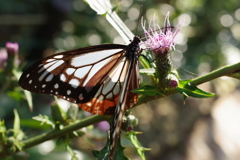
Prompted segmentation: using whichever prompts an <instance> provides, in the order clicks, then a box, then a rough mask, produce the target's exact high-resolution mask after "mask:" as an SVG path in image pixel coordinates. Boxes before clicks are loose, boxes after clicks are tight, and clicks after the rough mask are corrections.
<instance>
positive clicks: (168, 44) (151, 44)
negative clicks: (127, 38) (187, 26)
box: [142, 12, 184, 54]
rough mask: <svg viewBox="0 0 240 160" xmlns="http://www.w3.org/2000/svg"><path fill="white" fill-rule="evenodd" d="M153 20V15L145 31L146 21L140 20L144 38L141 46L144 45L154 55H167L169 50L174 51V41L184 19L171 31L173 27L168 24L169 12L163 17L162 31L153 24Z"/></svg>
mask: <svg viewBox="0 0 240 160" xmlns="http://www.w3.org/2000/svg"><path fill="white" fill-rule="evenodd" d="M154 19H155V15H154V16H153V18H152V20H151V21H150V23H149V26H148V29H146V21H143V20H142V28H143V30H144V34H145V36H146V41H143V42H142V44H145V45H146V47H147V48H149V49H150V50H151V51H153V52H154V53H155V54H160V53H161V54H167V53H168V52H169V51H170V50H172V49H175V43H174V40H175V38H176V35H177V34H178V32H179V31H180V28H181V27H180V25H181V23H182V22H183V21H184V19H182V20H181V21H180V22H179V24H178V25H177V27H176V28H175V29H174V30H173V31H172V28H173V27H172V26H171V24H170V22H169V12H168V13H167V15H166V17H165V21H164V27H163V29H161V28H160V27H159V26H158V25H157V24H155V22H154Z"/></svg>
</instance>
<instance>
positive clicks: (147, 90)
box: [131, 85, 164, 96]
mask: <svg viewBox="0 0 240 160" xmlns="http://www.w3.org/2000/svg"><path fill="white" fill-rule="evenodd" d="M131 92H133V93H138V94H142V95H148V96H158V95H164V94H162V93H161V92H160V91H159V90H158V88H157V87H154V86H150V85H145V86H143V87H140V88H137V89H134V90H132V91H131Z"/></svg>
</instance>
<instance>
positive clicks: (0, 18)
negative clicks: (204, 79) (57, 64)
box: [0, 0, 240, 160]
mask: <svg viewBox="0 0 240 160" xmlns="http://www.w3.org/2000/svg"><path fill="white" fill-rule="evenodd" d="M111 2H112V5H113V6H116V5H119V7H118V9H117V12H118V15H119V16H120V17H121V19H122V20H123V22H124V23H125V24H126V25H127V26H128V27H129V28H130V29H131V30H132V31H133V33H134V34H137V35H139V34H142V33H143V32H142V29H141V27H140V22H139V21H138V19H139V13H140V8H141V5H142V6H143V9H142V15H143V17H144V18H145V19H146V20H147V21H148V20H150V19H151V18H152V16H153V14H154V13H155V14H156V16H157V19H156V20H157V23H158V24H159V25H160V26H161V27H162V26H163V22H164V17H165V15H166V13H167V12H168V11H170V21H171V24H172V26H176V25H177V24H178V22H179V20H180V18H182V17H183V16H184V17H185V18H186V20H185V22H184V24H183V27H182V29H181V32H180V33H179V34H178V36H177V38H176V50H175V51H173V52H172V53H171V57H172V63H173V66H174V68H175V69H178V71H179V73H180V75H181V78H182V79H191V78H194V77H197V76H199V75H204V74H206V73H208V72H210V71H212V70H214V69H217V68H219V67H221V66H225V65H228V64H234V63H237V62H239V60H240V50H239V47H240V44H239V42H240V2H239V1H238V0H228V1H216V0H212V1H205V0H184V1H181V0H162V1H159V0H136V1H133V0H122V1H111ZM0 4H1V5H0V47H3V48H4V47H5V43H6V42H17V43H18V44H19V59H20V61H19V64H20V69H24V68H25V67H26V66H29V65H30V64H31V63H33V62H35V61H37V60H39V59H41V58H42V57H45V56H48V55H51V54H54V53H57V52H61V51H66V50H71V49H76V48H81V47H86V46H91V45H98V44H104V43H120V44H121V43H122V44H124V42H123V40H122V39H121V37H120V36H119V35H118V33H117V32H116V31H115V29H114V28H113V27H111V25H110V24H109V23H108V22H107V21H106V19H105V18H104V17H102V16H99V15H97V14H96V13H95V12H94V11H93V10H92V9H91V8H90V7H89V6H88V5H87V4H86V3H84V2H83V1H82V0H42V1H39V0H31V1H22V0H11V1H6V0H0ZM137 25H138V29H137V33H136V27H137ZM2 58H3V57H1V55H0V59H2ZM1 62H2V60H1ZM4 69H5V68H4V67H3V66H1V70H2V71H1V76H0V80H1V84H0V86H1V88H0V91H1V92H0V93H1V94H0V119H4V120H5V124H6V125H7V127H8V128H10V127H12V126H13V118H14V114H13V109H17V111H18V113H19V116H20V118H21V120H22V129H23V131H24V132H25V133H26V134H27V135H28V136H29V137H31V136H34V135H38V134H40V133H41V132H42V133H44V132H46V131H48V130H44V128H41V127H39V126H34V127H33V126H32V127H29V125H28V126H27V125H26V123H25V125H24V124H23V122H24V120H25V121H26V120H28V119H32V117H33V116H37V115H39V114H43V115H44V114H45V115H49V116H50V107H49V106H50V105H51V103H52V102H53V97H51V96H48V95H38V94H34V95H33V111H32V112H31V111H30V110H29V107H28V105H27V102H26V100H25V99H23V98H22V90H21V89H20V87H19V86H18V85H17V82H16V81H15V82H12V83H10V84H8V85H6V81H7V78H6V77H7V74H6V73H5V72H4ZM199 87H200V88H202V89H204V90H206V91H209V92H214V93H217V96H216V97H214V98H209V99H196V98H188V99H187V100H186V102H185V104H184V100H183V97H182V95H180V94H176V95H173V96H170V97H165V98H162V99H159V100H155V101H152V102H149V103H147V104H145V105H141V106H138V107H136V108H134V109H132V113H133V114H134V115H135V116H136V117H138V118H139V125H138V126H137V127H136V128H135V130H136V131H141V132H143V133H142V134H140V135H138V138H139V141H140V142H141V144H142V145H143V146H144V147H147V148H151V150H150V151H147V152H146V158H147V160H159V159H161V160H239V159H240V99H239V97H240V91H239V89H240V88H239V81H238V80H236V79H232V78H227V77H222V78H219V79H216V80H213V81H211V82H209V83H205V84H202V85H201V86H199ZM63 103H64V102H63ZM66 105H68V104H66ZM80 114H83V115H85V116H88V114H87V113H80ZM86 130H87V132H86V135H85V136H83V137H80V138H78V139H75V140H74V142H73V143H72V147H73V148H74V149H75V151H76V152H77V153H78V155H79V156H80V157H82V158H80V159H86V160H87V159H94V158H93V156H92V154H91V152H90V150H91V149H95V150H100V149H101V148H102V147H103V146H104V145H105V143H106V133H107V132H106V129H103V128H101V127H99V126H98V127H90V128H86ZM102 130H104V131H102ZM56 146H57V142H55V141H47V142H45V143H43V144H40V145H38V146H35V147H32V148H31V149H29V150H27V153H28V154H25V153H19V154H18V155H16V156H15V159H28V160H45V159H49V158H51V159H53V160H55V159H56V160H67V159H71V157H70V156H69V154H68V153H67V151H65V150H64V149H63V148H61V147H60V148H59V147H56ZM126 155H127V156H128V157H129V158H131V159H133V160H139V159H140V158H139V156H138V155H137V154H136V153H135V150H134V148H131V147H129V148H128V149H126ZM83 157H85V158H83Z"/></svg>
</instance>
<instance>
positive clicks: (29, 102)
mask: <svg viewBox="0 0 240 160" xmlns="http://www.w3.org/2000/svg"><path fill="white" fill-rule="evenodd" d="M23 92H24V94H25V96H26V100H27V103H28V106H29V109H30V111H32V110H33V103H32V94H31V92H29V91H27V90H23Z"/></svg>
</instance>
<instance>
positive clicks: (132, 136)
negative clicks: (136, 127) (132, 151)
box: [126, 131, 150, 160]
mask: <svg viewBox="0 0 240 160" xmlns="http://www.w3.org/2000/svg"><path fill="white" fill-rule="evenodd" d="M139 133H140V132H134V131H130V132H127V134H126V138H127V139H129V140H130V141H131V142H132V144H133V146H134V147H135V148H136V150H137V153H138V155H139V156H140V157H141V158H142V160H146V158H145V155H144V152H145V151H147V150H150V149H149V148H145V147H143V146H142V145H141V144H140V142H139V141H138V139H137V134H139Z"/></svg>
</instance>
